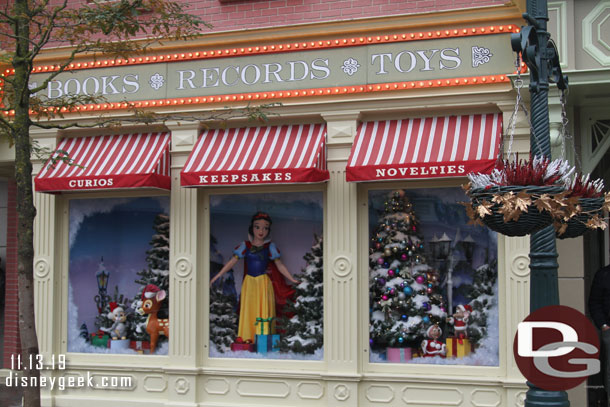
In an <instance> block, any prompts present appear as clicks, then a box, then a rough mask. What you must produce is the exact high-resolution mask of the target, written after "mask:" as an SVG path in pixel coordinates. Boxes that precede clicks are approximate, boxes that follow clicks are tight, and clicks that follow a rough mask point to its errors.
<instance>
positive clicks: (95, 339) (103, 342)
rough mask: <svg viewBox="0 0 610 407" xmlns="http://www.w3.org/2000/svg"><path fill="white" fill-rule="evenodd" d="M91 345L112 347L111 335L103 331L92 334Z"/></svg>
mask: <svg viewBox="0 0 610 407" xmlns="http://www.w3.org/2000/svg"><path fill="white" fill-rule="evenodd" d="M91 345H93V346H99V347H100V348H109V347H110V336H108V335H106V334H102V333H99V332H98V333H96V334H91Z"/></svg>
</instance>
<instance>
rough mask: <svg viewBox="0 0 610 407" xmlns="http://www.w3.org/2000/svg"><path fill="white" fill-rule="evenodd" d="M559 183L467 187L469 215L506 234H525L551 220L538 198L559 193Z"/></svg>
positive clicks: (548, 224)
mask: <svg viewBox="0 0 610 407" xmlns="http://www.w3.org/2000/svg"><path fill="white" fill-rule="evenodd" d="M562 192H564V188H563V187H562V186H559V185H556V186H555V185H550V186H546V185H544V186H537V185H504V186H491V187H487V188H473V189H470V190H467V194H468V196H469V197H470V199H471V203H470V208H468V207H467V209H468V212H469V216H470V218H471V219H473V220H474V221H475V223H476V222H478V221H479V220H480V221H481V222H482V223H483V224H485V225H486V226H487V227H488V228H490V229H491V230H493V231H495V232H498V233H501V234H503V235H506V236H526V235H529V234H531V233H534V232H537V231H539V230H541V229H544V228H545V227H547V226H550V225H551V224H553V217H552V216H551V214H550V213H549V212H547V211H544V210H543V211H540V210H539V209H538V207H537V205H536V204H535V201H536V199H537V198H539V197H542V196H549V195H555V194H560V193H562Z"/></svg>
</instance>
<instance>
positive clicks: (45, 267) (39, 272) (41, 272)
mask: <svg viewBox="0 0 610 407" xmlns="http://www.w3.org/2000/svg"><path fill="white" fill-rule="evenodd" d="M50 272H51V265H50V264H49V262H48V261H47V260H46V259H38V260H36V262H35V263H34V274H35V275H36V278H39V279H44V278H46V277H47V276H48V275H49V273H50Z"/></svg>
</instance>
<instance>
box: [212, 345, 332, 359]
mask: <svg viewBox="0 0 610 407" xmlns="http://www.w3.org/2000/svg"><path fill="white" fill-rule="evenodd" d="M210 357H211V358H233V359H283V360H322V359H324V350H323V348H319V349H316V351H315V352H314V353H313V354H308V353H307V354H306V353H295V352H268V353H267V354H262V353H258V352H248V351H243V350H241V351H232V350H228V351H225V352H224V353H221V352H220V351H219V350H218V348H217V347H216V345H215V344H214V343H212V342H210Z"/></svg>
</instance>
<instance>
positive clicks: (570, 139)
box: [559, 89, 582, 168]
mask: <svg viewBox="0 0 610 407" xmlns="http://www.w3.org/2000/svg"><path fill="white" fill-rule="evenodd" d="M566 96H567V95H566V90H565V89H562V90H561V95H559V102H560V105H561V130H560V136H561V158H563V159H564V160H567V159H568V157H567V156H566V154H567V152H566V144H567V143H569V144H570V145H569V147H570V148H571V149H572V152H573V153H574V161H576V166H577V168H582V166H581V163H580V158H579V157H578V153H577V152H576V146H575V145H574V136H572V135H571V134H570V132H569V131H568V124H569V123H570V122H569V120H568V114H567V111H566V104H567V103H566Z"/></svg>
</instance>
